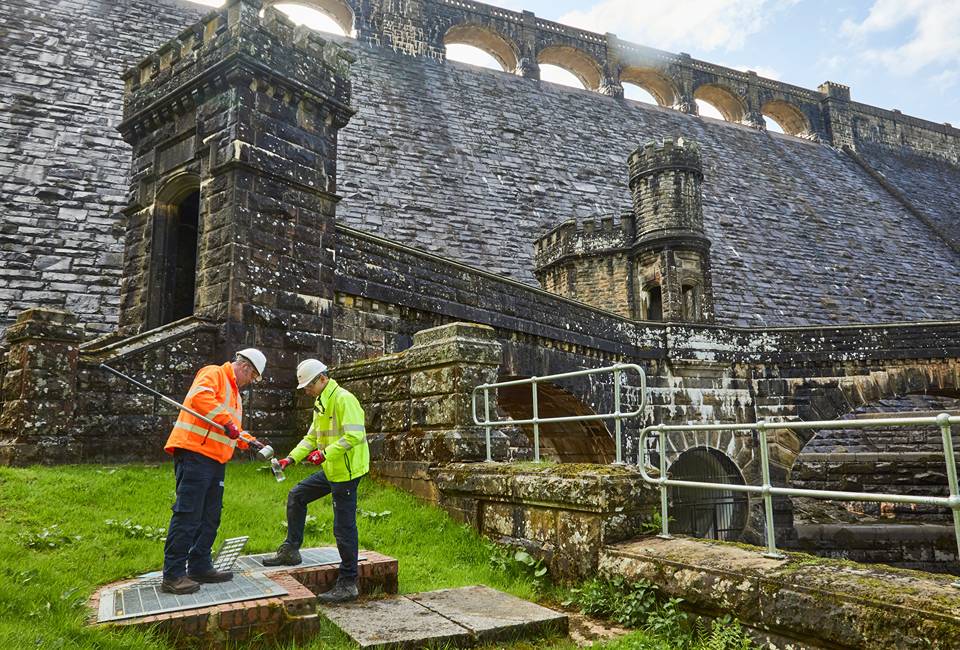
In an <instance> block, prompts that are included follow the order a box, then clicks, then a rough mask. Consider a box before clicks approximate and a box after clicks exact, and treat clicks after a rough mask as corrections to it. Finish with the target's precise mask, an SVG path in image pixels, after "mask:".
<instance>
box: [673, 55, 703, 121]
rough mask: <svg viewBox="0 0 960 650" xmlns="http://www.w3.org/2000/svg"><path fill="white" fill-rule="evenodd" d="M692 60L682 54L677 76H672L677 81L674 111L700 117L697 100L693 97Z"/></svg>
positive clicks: (677, 65) (677, 66)
mask: <svg viewBox="0 0 960 650" xmlns="http://www.w3.org/2000/svg"><path fill="white" fill-rule="evenodd" d="M691 64H692V59H691V57H690V55H689V54H687V53H686V52H681V53H680V60H679V61H678V62H677V64H676V68H677V71H676V74H674V75H671V76H673V77H674V78H675V79H676V81H677V97H676V99H675V101H674V104H673V110H675V111H680V112H681V113H687V114H688V115H699V114H700V110H699V109H698V108H697V102H696V99H695V98H694V96H693V70H692V67H691Z"/></svg>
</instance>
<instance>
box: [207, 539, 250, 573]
mask: <svg viewBox="0 0 960 650" xmlns="http://www.w3.org/2000/svg"><path fill="white" fill-rule="evenodd" d="M248 539H250V538H249V537H247V536H246V535H244V536H243V537H231V538H230V539H225V540H223V544H221V545H220V549H219V550H218V551H217V554H216V556H215V557H214V558H213V568H214V569H216V570H217V571H229V570H230V569H232V568H233V565H234V564H236V563H237V558H238V557H240V553H242V552H243V547H244V546H246V545H247V540H248Z"/></svg>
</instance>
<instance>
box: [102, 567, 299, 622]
mask: <svg viewBox="0 0 960 650" xmlns="http://www.w3.org/2000/svg"><path fill="white" fill-rule="evenodd" d="M286 594H287V590H286V589H284V588H283V587H281V586H280V585H278V584H277V583H275V582H274V581H272V580H270V578H268V577H266V576H264V575H261V574H247V573H240V574H236V575H234V577H233V580H231V581H229V582H219V583H212V584H205V585H203V586H202V587H201V588H200V591H198V592H196V593H193V594H186V595H180V596H178V595H176V594H167V593H163V592H162V591H160V587H159V584H156V583H155V582H154V580H153V579H148V580H146V581H138V582H134V583H132V584H128V585H124V586H122V587H117V588H116V589H109V590H107V591H104V592H103V593H102V594H101V595H100V611H99V612H98V613H97V622H99V623H103V622H105V621H118V620H122V619H126V618H135V617H138V616H150V615H152V614H162V613H165V612H176V611H180V610H184V609H194V608H197V607H208V606H210V605H220V604H223V603H235V602H238V601H242V600H255V599H257V598H267V597H270V596H285V595H286Z"/></svg>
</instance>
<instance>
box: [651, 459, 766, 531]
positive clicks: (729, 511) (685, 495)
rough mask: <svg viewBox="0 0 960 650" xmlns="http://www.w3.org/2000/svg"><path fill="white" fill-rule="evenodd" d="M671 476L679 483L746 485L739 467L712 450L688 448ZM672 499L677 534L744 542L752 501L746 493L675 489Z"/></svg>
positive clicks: (675, 487) (715, 489) (671, 510)
mask: <svg viewBox="0 0 960 650" xmlns="http://www.w3.org/2000/svg"><path fill="white" fill-rule="evenodd" d="M668 473H669V475H670V478H672V479H675V480H678V481H703V482H706V483H723V484H727V485H730V484H733V485H743V484H744V480H743V474H741V473H740V470H739V469H738V468H737V464H736V463H734V462H733V461H732V460H731V459H730V458H728V457H727V456H726V455H724V454H723V452H721V451H718V450H716V449H711V448H709V447H694V448H691V449H687V450H686V451H684V452H683V453H682V454H680V456H679V457H678V458H677V460H675V461H674V462H673V464H672V465H671V466H670V469H669V470H668ZM669 498H670V510H669V511H670V516H671V517H673V519H674V521H673V522H671V524H670V528H671V530H672V531H674V532H676V533H682V534H685V535H692V536H694V537H704V538H708V539H720V540H728V541H730V540H737V539H740V536H741V535H742V534H743V531H744V529H745V528H746V525H747V511H748V507H747V506H748V503H749V500H748V498H747V495H746V493H744V492H735V491H733V490H728V489H724V488H722V487H718V488H714V489H700V488H688V487H678V486H671V487H670V494H669Z"/></svg>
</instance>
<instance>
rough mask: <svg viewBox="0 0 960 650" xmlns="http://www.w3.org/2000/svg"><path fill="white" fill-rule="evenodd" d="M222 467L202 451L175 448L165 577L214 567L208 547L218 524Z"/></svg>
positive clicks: (221, 491) (221, 501)
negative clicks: (174, 488) (174, 489)
mask: <svg viewBox="0 0 960 650" xmlns="http://www.w3.org/2000/svg"><path fill="white" fill-rule="evenodd" d="M224 469H225V466H224V465H223V464H222V463H219V462H217V461H215V460H213V459H212V458H207V457H206V456H204V455H203V454H198V453H196V452H193V451H187V450H186V449H177V450H175V451H174V454H173V473H174V475H175V476H176V477H177V500H176V502H175V503H174V504H173V515H172V516H171V517H170V528H169V529H168V530H167V543H166V546H164V549H163V577H164V578H167V579H168V580H175V579H176V578H179V577H180V576H182V575H184V574H185V573H190V574H194V575H196V574H200V573H207V572H209V571H211V570H212V569H213V563H212V561H211V559H210V549H211V548H212V547H213V540H215V539H216V537H217V528H219V527H220V511H221V510H222V508H223V476H224Z"/></svg>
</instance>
